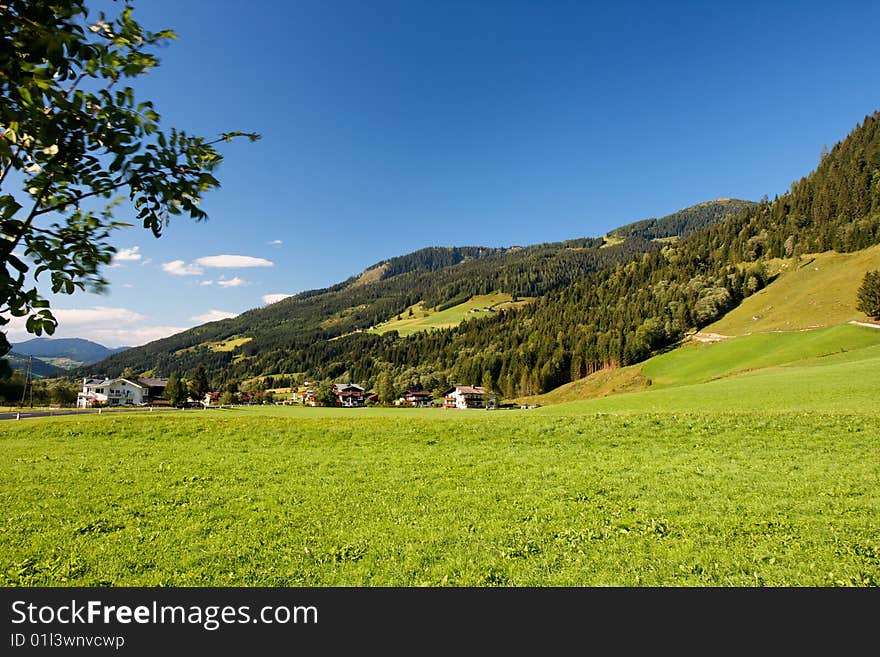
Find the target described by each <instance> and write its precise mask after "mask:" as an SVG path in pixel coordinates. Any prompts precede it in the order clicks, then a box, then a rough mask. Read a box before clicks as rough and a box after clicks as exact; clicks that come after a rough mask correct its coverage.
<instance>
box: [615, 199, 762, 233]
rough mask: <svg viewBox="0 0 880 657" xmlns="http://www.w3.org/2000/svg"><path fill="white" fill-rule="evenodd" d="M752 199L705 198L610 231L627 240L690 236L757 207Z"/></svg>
mask: <svg viewBox="0 0 880 657" xmlns="http://www.w3.org/2000/svg"><path fill="white" fill-rule="evenodd" d="M755 205H756V203H754V202H753V201H742V200H740V199H735V198H720V199H717V200H715V201H706V202H705V203H698V204H697V205H692V206H691V207H689V208H685V209H684V210H679V211H678V212H675V213H673V214H670V215H667V216H665V217H663V218H661V219H643V220H642V221H636V222H635V223H631V224H627V225H626V226H621V227H620V228H617V229H615V230H612V231H611V232H610V233H608V236H609V237H613V238H617V239H626V238H630V237H641V238H642V239H646V240H663V239H669V238H675V237H687V236H688V235H691V234H693V233H696V232H697V231H698V230H702V229H703V228H706V227H707V226H711V225H712V224H717V223H718V222H719V221H723V220H724V219H726V218H727V217H730V216H733V215H735V214H739V213H741V212H743V211H744V210H748V209H749V208H751V207H753V206H755Z"/></svg>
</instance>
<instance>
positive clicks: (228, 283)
mask: <svg viewBox="0 0 880 657" xmlns="http://www.w3.org/2000/svg"><path fill="white" fill-rule="evenodd" d="M247 284H248V282H247V281H246V280H244V279H243V278H239V277H238V276H236V277H234V278H230V279H223V278H221V279H220V280H219V281H217V285H219V286H220V287H241V286H242V285H247Z"/></svg>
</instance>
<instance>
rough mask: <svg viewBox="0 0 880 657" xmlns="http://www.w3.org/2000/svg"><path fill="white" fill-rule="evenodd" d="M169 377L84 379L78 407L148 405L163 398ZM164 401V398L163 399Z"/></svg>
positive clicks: (78, 397) (78, 395)
mask: <svg viewBox="0 0 880 657" xmlns="http://www.w3.org/2000/svg"><path fill="white" fill-rule="evenodd" d="M167 383H168V379H155V378H154V379H127V378H124V377H119V378H116V379H89V378H86V379H83V389H82V391H81V392H79V393H77V396H76V407H77V408H91V407H92V406H146V405H148V404H154V403H156V402H157V401H160V400H161V396H162V394H163V393H164V392H165V384H167ZM161 401H164V400H161Z"/></svg>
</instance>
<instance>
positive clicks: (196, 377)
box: [190, 363, 211, 399]
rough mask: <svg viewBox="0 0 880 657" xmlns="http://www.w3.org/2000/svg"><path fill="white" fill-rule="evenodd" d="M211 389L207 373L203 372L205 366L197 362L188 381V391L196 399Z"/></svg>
mask: <svg viewBox="0 0 880 657" xmlns="http://www.w3.org/2000/svg"><path fill="white" fill-rule="evenodd" d="M210 390H211V385H210V384H209V383H208V375H207V373H206V372H205V366H204V365H202V364H201V363H199V364H198V365H196V370H195V372H193V376H192V381H191V382H190V392H191V393H192V395H193V397H195V398H196V399H202V398H203V397H204V396H205V394H206V393H208V392H209V391H210Z"/></svg>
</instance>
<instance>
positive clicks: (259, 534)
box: [0, 387, 880, 586]
mask: <svg viewBox="0 0 880 657" xmlns="http://www.w3.org/2000/svg"><path fill="white" fill-rule="evenodd" d="M676 390H678V391H685V392H686V393H687V394H685V395H684V396H682V397H681V398H680V401H681V407H676V406H675V404H676V399H675V398H665V399H664V402H663V403H662V404H658V408H657V410H656V411H643V412H639V413H637V414H634V413H633V412H632V409H628V408H626V404H624V403H622V402H623V400H625V399H626V398H631V399H641V398H642V396H644V397H647V396H648V395H651V394H655V393H653V392H649V393H636V394H634V395H621V396H619V397H616V398H608V399H609V400H611V399H618V400H620V402H621V403H620V406H618V407H613V408H611V407H608V406H607V405H606V406H603V405H602V404H601V402H603V401H605V400H598V401H597V402H591V403H576V404H568V405H559V406H556V407H553V408H542V409H536V410H523V411H521V410H516V411H454V410H450V411H443V410H439V409H438V410H433V409H425V410H416V409H408V410H398V409H387V410H383V409H359V410H344V409H309V408H306V409H302V408H280V407H278V408H269V409H265V410H264V409H254V410H241V411H191V412H190V411H187V412H184V413H179V414H174V415H172V414H152V415H149V414H132V415H127V416H87V417H59V418H50V419H44V420H32V421H19V422H6V423H4V424H3V425H2V426H0V446H2V447H0V448H2V449H3V453H4V454H3V455H4V458H3V461H2V465H0V478H2V482H3V486H2V494H0V505H2V509H3V511H2V532H0V560H2V564H0V565H2V575H0V577H2V583H3V585H6V586H34V585H37V586H45V585H84V586H122V585H126V586H128V585H145V586H156V585H183V586H188V585H216V586H225V585H232V586H257V585H267V586H396V585H415V586H422V585H424V586H495V585H500V586H546V585H575V586H760V585H770V586H849V585H856V586H863V585H869V586H875V585H877V584H878V583H880V542H878V533H877V518H878V512H880V459H878V458H877V454H878V453H880V423H878V421H877V418H878V415H877V412H876V411H877V408H876V402H874V405H873V406H871V407H870V408H868V409H860V410H859V411H851V410H849V409H847V408H846V407H845V405H843V404H842V405H841V406H840V407H839V408H836V409H830V408H829V409H823V410H819V411H816V410H808V409H805V408H804V409H800V410H796V411H791V410H787V409H784V408H782V406H784V405H780V404H778V403H776V404H774V403H769V404H768V403H765V404H763V406H761V407H760V408H759V409H752V411H751V412H749V411H739V412H736V411H730V410H729V409H718V410H705V409H697V408H694V409H691V408H690V394H691V393H690V392H687V387H681V388H678V389H673V388H669V389H667V390H660V391H657V393H662V394H667V395H668V394H671V393H673V392H675V391H676ZM822 392H823V390H821V389H817V391H816V394H817V396H821V394H822ZM778 399H779V398H778V397H777V398H776V400H777V401H778ZM639 403H640V404H641V405H642V407H643V408H646V407H648V404H647V403H646V402H639ZM757 410H760V411H761V412H756V411H757Z"/></svg>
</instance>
